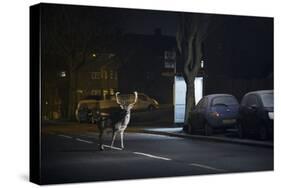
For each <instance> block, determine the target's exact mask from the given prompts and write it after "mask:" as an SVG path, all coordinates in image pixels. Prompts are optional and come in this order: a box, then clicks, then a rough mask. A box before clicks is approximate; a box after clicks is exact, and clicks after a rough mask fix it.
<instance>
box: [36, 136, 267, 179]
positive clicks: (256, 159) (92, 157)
mask: <svg viewBox="0 0 281 188" xmlns="http://www.w3.org/2000/svg"><path fill="white" fill-rule="evenodd" d="M110 136H111V135H110V134H109V135H107V136H106V138H105V145H106V148H105V150H104V151H99V150H98V144H97V143H98V142H97V134H96V133H95V132H89V131H88V132H80V133H71V132H65V133H63V132H60V133H58V132H57V133H55V132H44V134H42V174H41V176H42V183H43V184H53V183H70V182H78V181H103V180H120V179H135V178H152V177H168V176H186V175H201V174H217V173H231V172H246V171H264V170H273V149H271V148H262V147H254V146H244V145H238V144H230V143H219V142H210V141H200V140H192V139H188V138H177V137H169V136H160V135H152V134H143V133H132V132H130V133H125V138H124V140H125V141H124V144H125V150H121V149H120V140H119V138H118V139H117V140H116V142H115V147H114V148H110V147H109V145H110Z"/></svg>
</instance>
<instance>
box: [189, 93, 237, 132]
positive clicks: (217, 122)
mask: <svg viewBox="0 0 281 188" xmlns="http://www.w3.org/2000/svg"><path fill="white" fill-rule="evenodd" d="M238 110H239V103H238V101H237V99H236V98H235V97H234V96H233V95H229V94H212V95H207V96H204V97H203V98H202V99H201V100H200V101H199V102H198V104H197V105H196V106H195V108H194V109H193V110H192V111H191V112H190V114H189V123H188V132H189V133H190V134H192V133H193V132H194V131H196V130H200V129H201V130H202V129H203V130H204V131H205V135H206V136H208V135H212V134H213V130H214V129H226V128H234V127H236V124H237V118H238Z"/></svg>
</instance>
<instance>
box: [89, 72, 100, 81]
mask: <svg viewBox="0 0 281 188" xmlns="http://www.w3.org/2000/svg"><path fill="white" fill-rule="evenodd" d="M100 78H101V73H100V72H91V79H92V80H99V79H100Z"/></svg>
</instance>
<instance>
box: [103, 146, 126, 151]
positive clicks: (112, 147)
mask: <svg viewBox="0 0 281 188" xmlns="http://www.w3.org/2000/svg"><path fill="white" fill-rule="evenodd" d="M103 146H104V147H106V148H111V149H116V150H119V151H121V150H122V149H121V148H117V147H114V146H109V145H105V144H103Z"/></svg>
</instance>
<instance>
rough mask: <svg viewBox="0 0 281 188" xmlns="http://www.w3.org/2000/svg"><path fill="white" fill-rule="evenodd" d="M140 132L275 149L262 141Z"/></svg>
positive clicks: (151, 131) (148, 131)
mask: <svg viewBox="0 0 281 188" xmlns="http://www.w3.org/2000/svg"><path fill="white" fill-rule="evenodd" d="M138 132H142V133H148V134H157V135H164V136H174V137H180V138H192V139H200V140H207V141H214V142H227V143H233V144H241V145H249V146H257V147H265V148H273V147H274V145H273V144H271V143H264V142H260V141H249V140H236V139H230V138H220V137H213V136H201V135H190V134H185V133H171V132H162V131H153V130H140V131H138Z"/></svg>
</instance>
